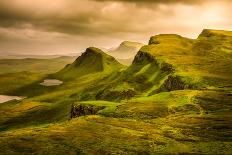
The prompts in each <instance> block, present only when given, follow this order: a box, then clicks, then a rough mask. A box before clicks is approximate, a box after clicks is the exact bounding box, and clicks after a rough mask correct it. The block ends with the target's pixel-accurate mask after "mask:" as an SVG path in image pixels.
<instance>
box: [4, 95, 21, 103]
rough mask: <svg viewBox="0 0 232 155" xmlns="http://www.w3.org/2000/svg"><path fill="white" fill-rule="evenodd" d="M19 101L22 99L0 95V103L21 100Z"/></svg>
mask: <svg viewBox="0 0 232 155" xmlns="http://www.w3.org/2000/svg"><path fill="white" fill-rule="evenodd" d="M21 99H23V98H22V97H18V96H8V95H0V103H4V102H8V101H11V100H21Z"/></svg>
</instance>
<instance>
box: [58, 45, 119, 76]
mask: <svg viewBox="0 0 232 155" xmlns="http://www.w3.org/2000/svg"><path fill="white" fill-rule="evenodd" d="M122 67H123V65H121V64H120V63H119V62H118V61H117V60H115V59H114V58H113V57H111V56H109V55H107V54H105V53H104V52H103V51H102V50H100V49H98V48H95V47H90V48H87V49H86V51H85V52H84V53H83V54H82V55H81V56H80V57H78V58H77V59H76V60H75V61H74V62H73V63H72V64H70V65H67V66H66V67H65V68H64V69H62V70H61V71H59V72H58V73H56V74H55V76H56V77H58V78H60V79H63V80H68V79H75V78H79V77H81V76H84V75H88V74H93V73H98V72H107V73H109V72H113V71H116V70H119V69H120V68H122Z"/></svg>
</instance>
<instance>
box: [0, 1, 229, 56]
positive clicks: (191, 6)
mask: <svg viewBox="0 0 232 155" xmlns="http://www.w3.org/2000/svg"><path fill="white" fill-rule="evenodd" d="M231 7H232V0H33V1H32V0H0V54H1V53H3V54H4V53H16V54H34V55H52V54H69V53H80V52H83V51H84V49H85V48H87V47H89V46H96V47H101V48H111V47H116V46H118V45H119V44H120V43H121V42H122V41H125V40H129V41H137V42H141V43H145V44H147V42H148V40H149V38H150V36H153V35H157V34H163V33H165V34H166V33H175V34H180V35H182V36H185V37H189V38H196V37H197V36H198V35H199V33H201V31H202V30H203V29H225V30H232V20H231V19H232V9H231Z"/></svg>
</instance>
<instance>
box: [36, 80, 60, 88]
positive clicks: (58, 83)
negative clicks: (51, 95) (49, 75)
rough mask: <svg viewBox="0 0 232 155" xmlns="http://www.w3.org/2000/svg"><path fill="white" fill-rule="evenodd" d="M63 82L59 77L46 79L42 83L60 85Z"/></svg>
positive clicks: (44, 84)
mask: <svg viewBox="0 0 232 155" xmlns="http://www.w3.org/2000/svg"><path fill="white" fill-rule="evenodd" d="M62 83H63V82H62V81H60V80H57V79H45V80H44V81H43V82H42V83H40V85H43V86H58V85H61V84H62Z"/></svg>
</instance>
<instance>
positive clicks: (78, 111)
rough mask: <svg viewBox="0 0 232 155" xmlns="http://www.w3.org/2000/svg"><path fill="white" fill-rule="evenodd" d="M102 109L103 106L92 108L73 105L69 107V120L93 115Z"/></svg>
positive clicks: (86, 105) (88, 105) (87, 105)
mask: <svg viewBox="0 0 232 155" xmlns="http://www.w3.org/2000/svg"><path fill="white" fill-rule="evenodd" d="M104 108H105V107H104V106H94V105H90V104H73V105H72V107H71V118H75V117H80V116H85V115H95V114H97V113H98V111H99V110H102V109H104Z"/></svg>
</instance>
